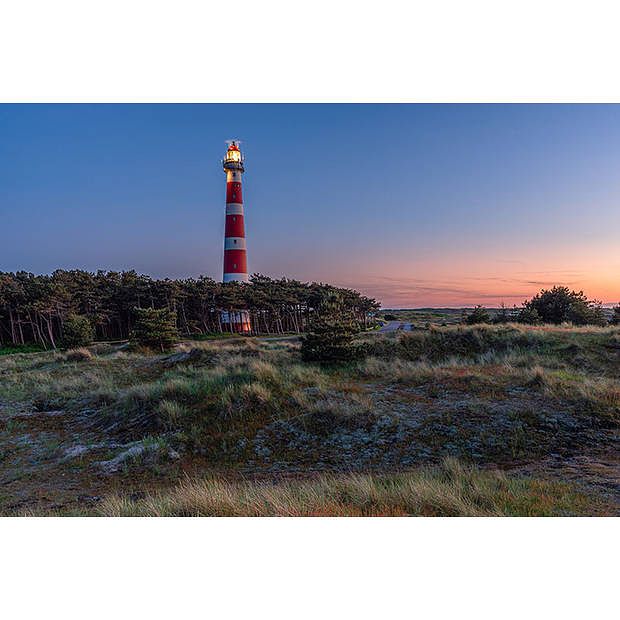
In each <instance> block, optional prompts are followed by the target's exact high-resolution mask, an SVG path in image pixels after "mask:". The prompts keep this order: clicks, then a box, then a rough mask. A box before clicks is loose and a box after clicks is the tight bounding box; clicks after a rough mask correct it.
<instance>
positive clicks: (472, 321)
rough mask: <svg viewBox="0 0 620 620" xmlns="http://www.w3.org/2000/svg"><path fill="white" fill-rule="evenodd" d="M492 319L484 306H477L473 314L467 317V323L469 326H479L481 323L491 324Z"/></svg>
mask: <svg viewBox="0 0 620 620" xmlns="http://www.w3.org/2000/svg"><path fill="white" fill-rule="evenodd" d="M490 322H491V317H490V316H489V313H488V312H487V311H486V309H485V308H483V307H482V306H476V307H475V308H474V309H473V310H472V312H470V313H469V314H468V315H467V316H466V317H465V323H467V325H478V324H480V323H490Z"/></svg>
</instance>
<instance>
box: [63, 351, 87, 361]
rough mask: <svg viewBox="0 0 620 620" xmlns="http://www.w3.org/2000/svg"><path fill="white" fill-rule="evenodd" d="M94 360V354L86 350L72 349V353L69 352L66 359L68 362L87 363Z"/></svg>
mask: <svg viewBox="0 0 620 620" xmlns="http://www.w3.org/2000/svg"><path fill="white" fill-rule="evenodd" d="M92 358H93V354H92V353H91V352H90V351H89V350H88V349H84V348H80V349H72V350H71V351H67V355H66V356H65V359H66V360H67V361H68V362H85V361H87V360H90V359H92Z"/></svg>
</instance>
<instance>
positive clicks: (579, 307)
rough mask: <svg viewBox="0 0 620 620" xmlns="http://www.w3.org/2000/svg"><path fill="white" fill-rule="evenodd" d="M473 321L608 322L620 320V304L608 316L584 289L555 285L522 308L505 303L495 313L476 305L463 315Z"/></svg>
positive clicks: (614, 323) (476, 322)
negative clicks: (577, 289) (511, 306)
mask: <svg viewBox="0 0 620 620" xmlns="http://www.w3.org/2000/svg"><path fill="white" fill-rule="evenodd" d="M463 322H464V323H468V324H469V325H476V324H479V323H510V322H514V323H526V324H529V325H541V324H545V323H549V324H554V325H559V324H561V323H572V324H573V325H599V326H605V325H607V324H609V323H611V324H612V325H619V324H620V304H618V305H617V306H616V307H615V308H613V309H612V311H611V317H610V318H607V316H606V315H605V311H604V310H603V305H602V303H601V302H600V301H597V300H592V299H588V297H587V296H586V294H585V293H584V292H583V291H571V290H570V289H569V288H568V287H566V286H554V287H553V288H551V289H543V290H542V291H540V293H538V294H536V295H534V297H532V298H531V299H529V300H528V301H525V302H524V303H523V305H522V306H521V307H520V308H518V307H517V306H514V307H513V308H510V309H509V308H506V307H505V306H504V305H503V304H502V306H501V308H499V310H497V311H496V312H495V314H494V316H493V317H492V316H491V315H490V314H489V312H488V311H487V309H486V308H484V307H483V306H476V307H475V308H474V309H473V311H472V312H471V313H470V314H467V315H465V316H464V317H463Z"/></svg>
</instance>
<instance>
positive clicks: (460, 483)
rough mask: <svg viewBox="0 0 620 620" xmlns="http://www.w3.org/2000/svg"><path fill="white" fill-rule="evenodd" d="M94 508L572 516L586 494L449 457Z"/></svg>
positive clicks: (216, 482)
mask: <svg viewBox="0 0 620 620" xmlns="http://www.w3.org/2000/svg"><path fill="white" fill-rule="evenodd" d="M94 514H96V515H99V516H119V517H120V516H139V517H146V516H157V517H182V516H190V517H191V516H220V517H224V516H225V517H231V516H241V517H249V516H255V517H270V516H286V517H303V516H335V517H344V516H445V517H455V516H468V517H480V516H495V517H497V516H578V515H586V514H592V500H591V499H590V498H588V497H587V496H585V495H583V494H581V493H579V492H577V491H575V490H574V489H573V488H571V487H570V486H569V485H566V484H561V483H552V482H544V481H540V480H532V479H524V478H509V477H507V476H506V475H504V474H502V473H501V472H498V471H480V470H477V469H475V468H472V467H468V466H464V465H462V464H460V463H459V462H457V461H455V460H446V461H445V462H444V463H442V465H441V466H436V467H425V468H421V469H418V470H415V471H410V472H406V473H396V474H389V475H371V474H348V475H329V474H323V475H320V476H317V477H314V478H312V479H308V480H284V481H279V482H249V481H245V482H227V481H224V480H222V479H217V478H208V479H204V480H190V479H187V480H185V481H184V482H182V483H181V484H179V485H178V486H176V487H173V488H172V489H170V490H167V491H165V492H160V493H156V494H151V495H148V496H147V497H145V498H144V499H140V500H137V501H135V500H131V499H128V498H127V497H122V496H118V495H117V496H113V497H109V498H107V499H106V500H105V501H104V502H103V503H102V504H101V506H99V507H98V508H97V509H96V512H95V513H94Z"/></svg>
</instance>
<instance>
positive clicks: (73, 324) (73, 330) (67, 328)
mask: <svg viewBox="0 0 620 620" xmlns="http://www.w3.org/2000/svg"><path fill="white" fill-rule="evenodd" d="M93 336H94V332H93V326H92V325H91V324H90V321H89V320H88V318H87V317H85V316H79V315H77V314H70V315H69V316H68V317H67V319H66V320H65V322H64V324H63V337H62V343H63V345H64V346H65V347H66V348H68V349H70V348H73V347H84V346H87V345H89V344H92V342H93Z"/></svg>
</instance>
